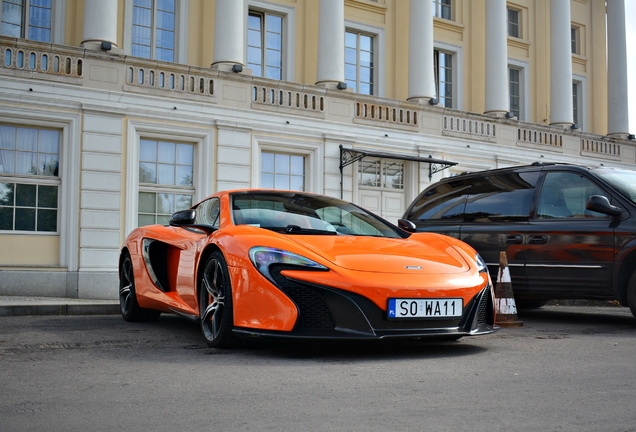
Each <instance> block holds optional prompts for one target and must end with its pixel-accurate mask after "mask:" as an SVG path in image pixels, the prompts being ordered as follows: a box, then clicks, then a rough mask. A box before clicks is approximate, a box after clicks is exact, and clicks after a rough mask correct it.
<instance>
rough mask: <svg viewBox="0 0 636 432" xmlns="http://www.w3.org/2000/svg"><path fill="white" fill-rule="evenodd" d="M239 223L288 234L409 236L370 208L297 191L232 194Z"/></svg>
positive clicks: (236, 218)
mask: <svg viewBox="0 0 636 432" xmlns="http://www.w3.org/2000/svg"><path fill="white" fill-rule="evenodd" d="M232 217H233V220H234V223H235V224H236V225H252V226H257V227H260V228H266V229H270V230H273V231H277V232H281V233H285V234H313V235H358V236H376V237H392V238H398V237H403V236H405V235H404V234H402V232H401V231H400V230H399V229H397V228H395V227H393V226H392V225H390V224H388V223H386V222H383V221H382V220H380V219H378V218H376V217H375V216H373V215H372V214H371V213H369V212H367V211H366V210H363V209H361V208H360V207H357V206H355V205H353V204H350V203H348V202H345V201H341V200H338V199H335V198H331V197H327V196H321V195H307V194H303V193H296V192H240V193H235V194H232Z"/></svg>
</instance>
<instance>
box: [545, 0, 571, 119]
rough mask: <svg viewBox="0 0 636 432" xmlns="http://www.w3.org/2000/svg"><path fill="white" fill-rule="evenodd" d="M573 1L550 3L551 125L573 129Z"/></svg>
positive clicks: (559, 0)
mask: <svg viewBox="0 0 636 432" xmlns="http://www.w3.org/2000/svg"><path fill="white" fill-rule="evenodd" d="M571 29H572V23H571V20H570V0H552V1H550V125H553V126H563V127H570V126H572V123H573V122H574V114H573V110H574V105H573V101H572V34H571Z"/></svg>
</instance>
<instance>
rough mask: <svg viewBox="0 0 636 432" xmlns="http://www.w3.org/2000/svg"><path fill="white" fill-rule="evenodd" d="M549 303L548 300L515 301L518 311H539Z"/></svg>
mask: <svg viewBox="0 0 636 432" xmlns="http://www.w3.org/2000/svg"><path fill="white" fill-rule="evenodd" d="M547 302H548V300H534V299H515V306H517V309H539V308H540V307H542V306H545V304H546V303H547Z"/></svg>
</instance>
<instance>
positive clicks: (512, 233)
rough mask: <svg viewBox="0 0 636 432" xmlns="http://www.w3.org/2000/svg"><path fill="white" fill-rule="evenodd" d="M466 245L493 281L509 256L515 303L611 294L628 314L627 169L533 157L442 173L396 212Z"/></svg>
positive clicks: (634, 198) (634, 202)
mask: <svg viewBox="0 0 636 432" xmlns="http://www.w3.org/2000/svg"><path fill="white" fill-rule="evenodd" d="M400 226H401V227H402V228H404V229H407V230H408V231H433V232H438V233H442V234H447V235H449V236H452V237H456V238H459V239H461V240H463V241H465V242H466V243H468V244H470V245H471V246H472V247H474V248H475V249H476V250H477V252H479V254H480V255H481V256H482V257H483V258H484V260H485V261H486V263H487V264H488V268H489V270H490V274H491V277H492V278H493V281H495V280H496V277H497V271H498V267H499V253H500V252H501V251H505V252H506V254H507V257H508V263H509V269H510V274H511V277H512V287H513V291H514V294H515V298H516V303H517V306H519V307H538V306H541V305H542V304H545V302H547V301H548V300H550V299H616V300H618V301H619V302H620V304H621V305H623V306H629V307H630V309H631V311H632V314H634V316H636V171H629V170H623V169H612V168H605V167H584V166H578V165H570V164H539V163H535V164H532V165H530V166H520V167H513V168H503V169H496V170H489V171H482V172H476V173H464V174H461V175H458V176H455V177H449V178H445V179H443V180H441V181H440V182H438V183H435V184H433V185H431V186H430V187H429V188H427V189H426V190H424V191H423V192H422V193H421V194H420V195H419V196H418V197H417V198H416V199H415V201H414V202H413V203H412V204H411V205H410V206H409V208H408V209H407V210H406V213H405V214H404V219H403V220H400Z"/></svg>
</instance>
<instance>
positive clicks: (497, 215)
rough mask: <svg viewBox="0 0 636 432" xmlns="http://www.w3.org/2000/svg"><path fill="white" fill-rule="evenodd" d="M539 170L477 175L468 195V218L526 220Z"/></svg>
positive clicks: (468, 220)
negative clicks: (481, 176)
mask: <svg viewBox="0 0 636 432" xmlns="http://www.w3.org/2000/svg"><path fill="white" fill-rule="evenodd" d="M538 177H539V173H538V172H526V173H512V174H504V175H499V176H486V177H483V178H477V179H475V180H474V181H473V182H472V188H471V190H470V195H469V196H468V198H467V199H466V208H465V210H464V220H465V221H466V222H475V223H481V222H485V223H487V222H503V221H527V220H528V219H529V215H530V205H531V203H532V196H533V194H534V187H535V185H536V183H537V179H538Z"/></svg>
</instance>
